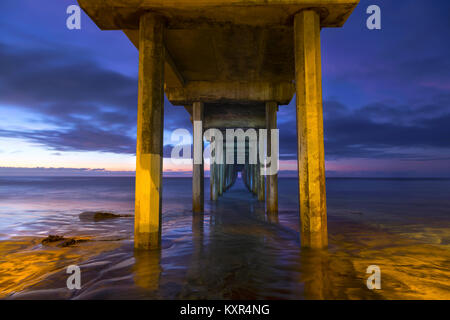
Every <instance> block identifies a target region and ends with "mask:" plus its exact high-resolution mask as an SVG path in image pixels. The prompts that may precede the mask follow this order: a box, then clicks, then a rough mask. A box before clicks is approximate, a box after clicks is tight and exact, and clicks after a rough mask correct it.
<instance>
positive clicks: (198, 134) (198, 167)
mask: <svg viewBox="0 0 450 320" xmlns="http://www.w3.org/2000/svg"><path fill="white" fill-rule="evenodd" d="M192 121H193V123H194V139H196V141H195V142H194V163H193V169H192V211H193V212H202V211H203V205H204V168H203V130H202V123H203V103H201V102H194V103H193V105H192ZM196 148H198V149H199V150H197V149H196ZM200 162H201V163H200ZM196 163H197V164H196Z"/></svg>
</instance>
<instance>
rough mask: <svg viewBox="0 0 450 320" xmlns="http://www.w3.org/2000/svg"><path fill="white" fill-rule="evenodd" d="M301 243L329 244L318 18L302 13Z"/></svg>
mask: <svg viewBox="0 0 450 320" xmlns="http://www.w3.org/2000/svg"><path fill="white" fill-rule="evenodd" d="M294 38H295V83H296V91H297V139H298V173H299V193H300V220H301V232H300V234H301V244H302V246H303V247H311V248H325V247H327V245H328V236H327V209H326V194H325V160H324V146H323V144H324V141H323V115H322V74H321V73H322V71H321V55H320V16H319V14H318V13H317V12H315V11H313V10H304V11H301V12H299V13H298V14H296V16H295V18H294Z"/></svg>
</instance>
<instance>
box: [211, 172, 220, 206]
mask: <svg viewBox="0 0 450 320" xmlns="http://www.w3.org/2000/svg"><path fill="white" fill-rule="evenodd" d="M209 170H210V171H209V176H210V177H209V182H210V198H211V200H212V201H216V200H217V199H218V198H219V192H218V189H217V179H218V172H217V171H218V165H217V164H215V163H211V164H210V169H209Z"/></svg>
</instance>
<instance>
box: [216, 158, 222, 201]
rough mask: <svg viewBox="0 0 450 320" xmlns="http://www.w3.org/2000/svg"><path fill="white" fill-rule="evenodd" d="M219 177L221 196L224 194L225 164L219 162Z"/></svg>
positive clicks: (218, 186) (218, 187)
mask: <svg viewBox="0 0 450 320" xmlns="http://www.w3.org/2000/svg"><path fill="white" fill-rule="evenodd" d="M217 166H218V169H219V170H218V171H219V172H218V173H219V179H217V189H218V190H219V196H221V195H222V194H223V164H218V165H217Z"/></svg>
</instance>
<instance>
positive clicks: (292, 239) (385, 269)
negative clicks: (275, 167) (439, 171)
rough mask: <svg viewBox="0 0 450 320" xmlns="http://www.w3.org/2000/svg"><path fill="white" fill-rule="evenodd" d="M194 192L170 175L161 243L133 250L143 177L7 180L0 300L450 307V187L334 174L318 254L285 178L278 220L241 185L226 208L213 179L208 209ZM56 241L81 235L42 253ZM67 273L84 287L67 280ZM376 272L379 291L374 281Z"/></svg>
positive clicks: (0, 224)
mask: <svg viewBox="0 0 450 320" xmlns="http://www.w3.org/2000/svg"><path fill="white" fill-rule="evenodd" d="M191 185H192V181H191V179H190V178H164V180H163V213H162V217H163V218H162V219H163V222H162V248H161V250H153V251H135V250H134V249H133V223H134V221H133V217H132V215H133V213H134V178H132V177H0V297H1V298H5V299H35V298H36V299H37V298H39V299H450V285H449V280H450V180H448V179H362V178H361V179H343V178H331V179H327V182H326V188H327V212H328V232H329V248H328V250H324V251H319V252H316V251H311V250H307V249H301V247H300V239H299V223H300V222H299V209H298V182H297V179H293V178H279V201H278V203H279V215H278V219H277V220H275V221H274V220H272V219H271V220H268V219H267V216H266V214H265V209H264V203H263V202H259V201H258V200H257V198H256V197H255V196H253V195H251V194H250V193H249V192H248V191H247V189H246V188H245V186H244V184H243V182H242V181H241V180H240V179H238V180H237V182H236V184H235V185H234V186H233V187H232V188H231V189H229V190H228V191H227V192H226V193H225V194H224V195H223V196H222V197H220V198H219V200H218V201H217V202H211V201H210V200H209V181H208V180H207V179H206V181H205V212H204V213H203V214H195V215H193V214H192V210H191V207H192V198H191ZM86 211H107V212H113V213H118V214H122V215H124V216H123V217H119V218H115V219H105V220H98V221H96V220H93V219H83V218H81V217H80V213H82V212H86ZM127 215H129V216H127ZM48 235H60V236H64V237H77V238H80V239H84V240H86V241H83V242H80V243H76V244H74V245H71V246H68V247H58V246H55V245H43V244H42V243H41V241H42V239H43V238H45V237H46V236H48ZM69 265H78V266H79V267H80V270H81V283H82V285H81V289H79V290H69V289H68V288H67V286H66V280H67V277H68V274H67V273H66V269H67V267H68V266H69ZM371 265H377V266H379V268H380V271H381V279H382V280H381V285H382V287H381V289H379V290H370V289H368V287H367V285H366V281H367V278H368V277H369V276H370V274H367V273H366V271H367V268H368V267H369V266H371Z"/></svg>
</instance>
